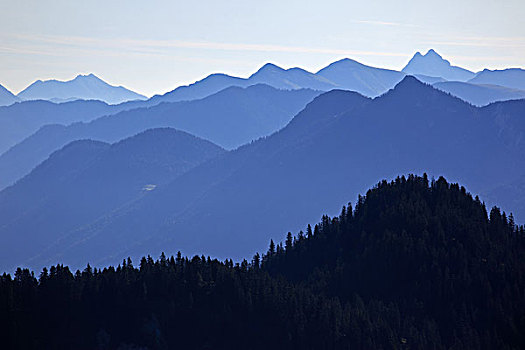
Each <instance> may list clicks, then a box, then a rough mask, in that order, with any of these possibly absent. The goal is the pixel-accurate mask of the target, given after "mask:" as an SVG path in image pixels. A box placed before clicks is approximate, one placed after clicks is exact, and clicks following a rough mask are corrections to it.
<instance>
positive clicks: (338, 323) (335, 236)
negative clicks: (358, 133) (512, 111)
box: [0, 175, 525, 349]
mask: <svg viewBox="0 0 525 350" xmlns="http://www.w3.org/2000/svg"><path fill="white" fill-rule="evenodd" d="M524 258H525V240H524V229H523V227H519V228H518V227H516V226H515V225H514V223H513V222H512V218H511V217H510V216H509V217H507V216H506V215H505V214H504V213H501V212H500V210H499V209H497V208H493V209H492V210H491V211H490V214H487V212H486V210H485V207H484V204H483V203H481V202H480V201H479V200H478V199H477V197H476V198H473V197H472V196H471V195H470V194H468V193H467V192H466V191H465V189H464V188H463V187H460V186H459V185H457V184H448V183H447V182H446V181H445V180H444V179H443V178H440V179H438V180H437V181H431V182H430V183H429V180H428V179H427V177H426V175H425V176H423V177H417V176H409V177H408V178H405V177H401V178H397V179H396V180H395V181H393V182H391V183H387V182H386V181H383V182H381V183H379V184H378V185H377V186H376V187H375V188H373V189H371V190H370V191H368V193H367V194H366V196H365V197H360V198H359V200H358V202H357V203H356V208H355V210H352V209H351V207H350V206H349V207H347V208H344V209H343V211H342V213H341V215H340V216H339V217H335V218H329V217H327V216H325V217H323V220H322V222H321V223H319V224H318V225H316V226H315V227H314V228H313V229H312V228H310V227H308V228H307V229H306V232H305V233H303V232H300V233H299V234H298V235H297V236H295V237H294V236H292V235H291V234H289V235H288V238H287V240H286V242H285V243H284V245H283V244H278V245H277V246H276V245H275V244H274V243H273V242H271V243H270V249H269V250H268V252H267V253H266V254H264V255H262V256H259V255H258V254H256V255H255V256H254V258H253V260H252V261H251V262H247V261H246V260H244V261H242V262H241V263H240V264H234V263H233V262H232V261H231V260H226V261H225V262H220V261H218V260H211V259H210V258H205V257H204V256H202V257H199V256H195V257H194V258H192V259H188V258H183V257H182V256H181V255H180V253H179V254H177V257H176V258H175V257H173V256H172V257H171V258H166V257H165V256H164V254H162V255H161V257H160V258H159V259H158V260H157V261H153V259H152V258H151V257H149V256H148V257H147V258H143V259H142V260H141V261H140V264H139V266H137V267H134V266H133V264H132V262H131V260H129V259H128V260H127V261H124V262H123V263H122V265H119V266H118V267H116V268H114V267H108V268H104V269H100V270H97V269H92V268H91V267H90V266H88V267H87V268H86V269H85V270H84V271H82V272H81V271H77V272H76V273H75V274H73V273H72V272H71V271H70V270H69V269H68V267H64V266H63V265H57V266H53V267H51V268H50V269H49V270H47V269H44V270H43V271H42V272H41V273H40V275H39V278H38V279H37V278H36V277H35V276H34V273H32V272H30V271H29V270H22V269H18V270H17V272H16V273H15V275H14V278H12V277H11V276H10V275H6V274H4V275H3V276H2V277H0V335H1V336H2V337H1V339H2V348H4V349H39V348H57V349H59V348H63V349H70V348H75V349H94V348H98V349H173V348H183V349H241V348H243V349H268V348H271V349H496V348H497V349H520V348H523V347H524V346H525V336H524V333H523V331H522V330H523V329H524V327H525V297H524V295H523V290H524V287H525V264H524V261H525V260H524Z"/></svg>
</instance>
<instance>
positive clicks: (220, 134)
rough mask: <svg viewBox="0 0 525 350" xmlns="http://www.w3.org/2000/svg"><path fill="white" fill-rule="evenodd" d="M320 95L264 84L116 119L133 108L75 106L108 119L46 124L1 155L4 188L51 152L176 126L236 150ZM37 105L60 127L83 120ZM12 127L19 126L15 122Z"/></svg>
mask: <svg viewBox="0 0 525 350" xmlns="http://www.w3.org/2000/svg"><path fill="white" fill-rule="evenodd" d="M318 94H319V92H317V91H314V90H309V89H300V90H277V89H275V88H272V87H269V86H267V85H260V84H259V85H253V86H250V87H248V88H239V87H230V88H226V89H225V90H223V91H220V92H219V93H216V94H214V95H211V96H208V97H206V98H204V99H201V100H193V101H183V102H174V103H161V104H159V105H157V106H153V107H143V108H135V109H131V110H125V111H120V112H119V113H116V114H110V112H109V111H110V110H112V111H118V110H120V109H122V108H128V107H129V105H128V104H124V105H117V106H107V105H104V104H102V103H97V102H95V101H75V102H70V104H71V105H72V107H73V108H75V107H74V106H76V105H82V106H83V105H87V104H95V105H96V106H98V107H100V108H101V110H100V112H101V113H98V115H100V114H104V113H108V115H106V116H104V117H101V118H98V119H96V120H93V121H90V122H85V123H82V122H77V123H73V124H71V125H68V126H64V125H59V124H54V125H46V126H44V127H42V128H41V129H40V130H38V131H37V132H36V133H34V134H33V135H31V136H30V137H28V138H26V139H24V140H23V141H22V142H20V143H18V144H16V145H15V146H14V147H12V148H10V149H9V150H8V151H7V152H5V153H3V154H2V155H0V174H1V176H0V188H5V187H6V186H8V185H11V184H13V183H14V182H15V181H16V180H18V179H20V178H21V177H22V176H24V175H26V174H28V173H29V172H30V171H31V170H32V169H33V168H34V167H36V166H37V165H38V164H40V163H41V162H42V161H44V160H45V159H46V158H47V157H49V155H50V154H51V153H53V152H54V151H56V150H59V149H60V148H62V147H63V146H65V145H66V144H67V143H69V142H71V141H75V140H81V139H92V140H98V141H104V142H110V143H113V142H117V141H119V140H122V139H124V138H126V137H130V136H133V135H134V134H137V133H140V132H142V131H144V130H147V129H150V128H158V127H172V128H177V129H179V130H183V131H186V132H189V133H191V134H193V135H196V136H198V137H201V138H205V139H207V140H210V141H211V142H214V143H216V144H218V145H220V146H221V147H224V148H226V149H232V148H236V147H239V146H241V145H243V144H246V143H249V142H251V141H252V140H255V139H258V138H260V137H263V136H267V135H270V134H272V133H273V132H275V131H277V130H279V129H281V128H282V127H284V126H285V125H286V124H287V123H288V122H289V121H290V120H291V119H292V118H293V116H294V115H295V114H297V113H298V112H299V111H300V110H301V109H303V108H304V106H305V105H306V104H307V103H308V102H310V101H311V100H312V99H313V98H314V97H315V96H317V95H318ZM33 103H35V104H37V103H38V104H43V105H46V104H47V105H46V106H47V107H50V108H51V109H50V110H51V111H53V112H54V113H55V114H52V113H50V115H51V116H52V117H53V118H55V119H54V122H55V123H59V122H60V121H59V120H58V117H59V116H60V115H62V113H63V115H64V116H65V117H68V116H70V114H73V115H76V116H77V119H80V118H81V116H82V114H80V113H79V114H78V115H77V114H75V113H71V110H68V109H65V108H64V107H65V106H66V105H68V104H60V105H54V104H51V103H49V102H45V101H35V102H33ZM26 106H27V104H26V103H23V104H17V105H13V106H10V107H5V108H7V109H6V115H9V116H11V117H13V118H20V113H16V112H14V111H13V110H15V109H22V107H26ZM108 108H109V109H108ZM40 110H41V109H40ZM79 110H80V111H87V108H86V107H82V108H80V109H79ZM58 112H59V113H58ZM0 113H1V110H0ZM87 115H88V116H90V117H95V116H97V113H95V111H93V112H92V113H89V114H87ZM0 120H2V119H1V114H0ZM11 120H12V119H11ZM18 120H19V119H18ZM39 121H42V119H40V120H39ZM79 121H82V120H79ZM10 125H18V124H17V123H14V122H12V123H10Z"/></svg>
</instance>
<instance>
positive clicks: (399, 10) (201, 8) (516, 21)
mask: <svg viewBox="0 0 525 350" xmlns="http://www.w3.org/2000/svg"><path fill="white" fill-rule="evenodd" d="M524 15H525V1H524V0H498V1H489V0H439V1H424V0H423V1H422V0H417V1H391V0H388V1H386V0H384V1H377V0H376V1H370V0H368V1H358V2H356V1H349V0H342V1H329V0H315V1H312V0H302V1H295V0H279V1H274V0H265V1H249V0H239V1H237V0H233V1H230V0H215V1H203V0H200V1H199V0H196V1H189V0H174V1H155V0H149V1H146V0H141V1H134V0H104V1H99V0H82V1H81V0H31V1H29V0H16V1H15V0H0V84H2V85H4V86H5V87H6V88H8V89H9V90H11V91H13V92H15V93H18V92H19V91H20V90H22V89H23V88H25V87H26V86H27V85H29V84H30V83H31V82H33V81H34V80H36V79H42V80H44V79H51V78H55V79H59V80H68V79H71V78H73V77H75V76H76V75H77V74H79V73H95V74H96V75H98V76H99V77H100V78H102V79H104V80H106V81H107V82H109V83H111V84H116V85H124V86H126V87H128V88H130V89H133V90H135V91H137V92H140V93H143V94H145V95H148V96H150V95H153V94H156V93H164V92H166V91H169V90H171V89H173V88H174V87H176V86H178V85H181V84H188V83H191V82H194V81H195V80H198V79H201V78H203V77H204V76H206V75H207V74H209V73H212V72H224V73H228V74H234V75H239V76H248V75H249V74H250V73H252V72H254V71H255V70H257V69H258V68H259V67H260V66H261V65H263V64H264V63H265V62H273V63H276V64H278V65H280V66H282V67H292V66H298V67H302V68H305V69H308V70H311V71H316V70H318V69H320V68H321V67H323V66H325V65H326V64H328V63H330V62H332V61H334V60H337V59H340V58H343V57H350V58H353V59H356V60H358V61H360V62H362V63H365V64H369V65H374V66H378V67H386V68H393V69H401V68H402V67H403V66H404V65H405V64H406V63H407V62H408V60H409V59H410V57H411V56H412V55H413V54H414V53H415V52H416V51H425V52H426V51H427V50H428V49H429V48H434V49H435V50H436V51H437V52H439V53H440V54H441V55H443V56H444V57H445V58H447V59H449V60H450V61H451V62H452V63H453V64H456V65H460V66H463V67H465V68H468V69H471V70H474V71H477V70H481V69H483V68H490V69H495V68H505V67H521V68H525V25H524V19H523V18H524Z"/></svg>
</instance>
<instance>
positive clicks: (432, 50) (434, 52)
mask: <svg viewBox="0 0 525 350" xmlns="http://www.w3.org/2000/svg"><path fill="white" fill-rule="evenodd" d="M418 53H419V52H418ZM432 56H433V57H437V58H440V59H443V57H441V55H440V54H438V53H437V52H436V51H434V49H430V50H428V51H427V53H426V54H425V56H424V57H432ZM445 61H446V60H445ZM447 62H448V61H447ZM449 64H450V63H449Z"/></svg>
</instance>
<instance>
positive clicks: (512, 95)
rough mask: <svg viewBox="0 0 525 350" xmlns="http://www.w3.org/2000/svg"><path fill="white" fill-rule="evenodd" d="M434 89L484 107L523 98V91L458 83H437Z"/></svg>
mask: <svg viewBox="0 0 525 350" xmlns="http://www.w3.org/2000/svg"><path fill="white" fill-rule="evenodd" d="M432 86H434V87H435V88H436V89H439V90H441V91H445V92H448V93H449V94H451V95H454V96H456V97H459V98H460V99H462V100H463V101H467V102H469V103H472V104H473V105H475V106H485V105H488V104H490V103H493V102H497V101H508V100H517V99H524V98H525V90H518V89H511V88H506V87H503V86H498V85H479V84H473V83H463V82H459V81H447V82H438V83H435V84H432Z"/></svg>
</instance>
